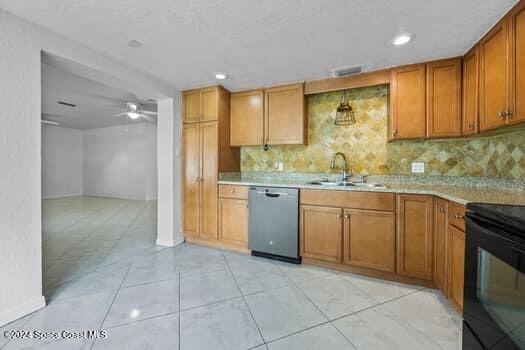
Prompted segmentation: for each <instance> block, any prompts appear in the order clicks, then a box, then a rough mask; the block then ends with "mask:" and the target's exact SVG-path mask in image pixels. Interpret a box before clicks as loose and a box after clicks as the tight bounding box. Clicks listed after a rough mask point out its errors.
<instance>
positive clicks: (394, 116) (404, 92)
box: [389, 64, 426, 140]
mask: <svg viewBox="0 0 525 350" xmlns="http://www.w3.org/2000/svg"><path fill="white" fill-rule="evenodd" d="M425 72H426V66H425V64H415V65H411V66H404V67H397V68H393V69H392V71H391V81H390V132H389V137H390V139H391V140H403V139H423V138H425V135H426V115H425V109H426V108H425V106H426V105H425V81H426V75H425Z"/></svg>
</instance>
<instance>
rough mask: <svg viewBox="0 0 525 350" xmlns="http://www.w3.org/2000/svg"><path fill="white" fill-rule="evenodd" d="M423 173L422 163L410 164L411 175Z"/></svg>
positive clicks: (423, 165) (423, 164)
mask: <svg viewBox="0 0 525 350" xmlns="http://www.w3.org/2000/svg"><path fill="white" fill-rule="evenodd" d="M424 172H425V163H423V162H413V163H412V173H413V174H423V173H424Z"/></svg>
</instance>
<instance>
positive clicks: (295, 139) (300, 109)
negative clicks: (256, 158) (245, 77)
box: [264, 84, 307, 145]
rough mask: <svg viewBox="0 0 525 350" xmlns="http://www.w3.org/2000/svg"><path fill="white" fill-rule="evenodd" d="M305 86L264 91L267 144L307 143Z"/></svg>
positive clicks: (294, 85)
mask: <svg viewBox="0 0 525 350" xmlns="http://www.w3.org/2000/svg"><path fill="white" fill-rule="evenodd" d="M305 110H306V109H305V98H304V84H293V85H286V86H277V87H273V88H269V89H265V90H264V129H265V141H264V143H265V144H268V145H304V144H306V142H307V137H306V135H307V133H306V131H307V130H306V121H307V119H306V114H305Z"/></svg>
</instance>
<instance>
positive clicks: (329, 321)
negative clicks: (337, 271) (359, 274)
mask: <svg viewBox="0 0 525 350" xmlns="http://www.w3.org/2000/svg"><path fill="white" fill-rule="evenodd" d="M336 276H339V275H336ZM286 277H287V278H288V276H286ZM329 277H331V276H328V277H326V278H329ZM340 278H342V277H340ZM342 279H343V280H344V278H342ZM290 283H292V284H293V285H294V286H295V288H296V289H298V290H299V291H300V292H301V293H302V294H303V295H304V297H305V298H306V299H308V301H310V303H312V305H313V306H314V307H315V308H316V309H317V310H318V311H319V312H320V313H321V315H323V316H324V317H325V318H326V319H327V320H328V323H330V325H332V326H333V327H334V328H335V329H336V331H337V332H338V333H340V334H341V335H342V336H343V338H345V339H346V341H347V342H348V343H349V344H350V346H352V347H353V348H354V349H356V350H357V347H356V346H355V345H354V343H352V342H351V341H350V339H348V338H347V337H346V336H345V335H344V334H343V333H342V332H341V331H340V330H339V329H338V328H337V327H335V325H334V324H333V323H332V321H331V320H330V318H329V317H328V315H326V314H325V313H324V312H323V310H321V309H320V308H319V307H318V306H317V305H316V304H315V303H314V302H313V301H312V300H311V299H310V297H308V295H306V293H305V292H304V291H303V290H302V289H301V287H300V286H298V285H297V284H296V283H295V282H294V281H292V279H290ZM317 327H318V326H317Z"/></svg>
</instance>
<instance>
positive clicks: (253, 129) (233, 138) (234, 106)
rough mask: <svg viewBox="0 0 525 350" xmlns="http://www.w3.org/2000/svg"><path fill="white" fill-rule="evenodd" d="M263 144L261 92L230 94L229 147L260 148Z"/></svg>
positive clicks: (262, 102) (262, 93) (262, 96)
mask: <svg viewBox="0 0 525 350" xmlns="http://www.w3.org/2000/svg"><path fill="white" fill-rule="evenodd" d="M263 144H264V92H263V90H255V91H247V92H238V93H233V94H231V126H230V145H232V146H262V145H263Z"/></svg>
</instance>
